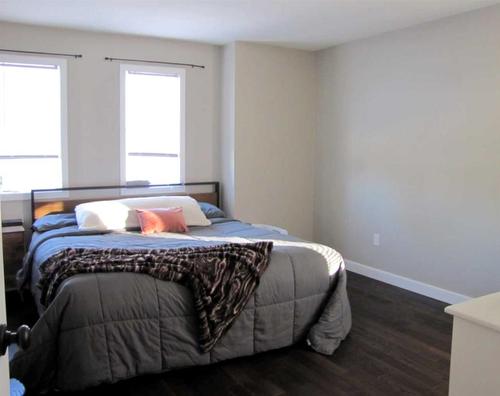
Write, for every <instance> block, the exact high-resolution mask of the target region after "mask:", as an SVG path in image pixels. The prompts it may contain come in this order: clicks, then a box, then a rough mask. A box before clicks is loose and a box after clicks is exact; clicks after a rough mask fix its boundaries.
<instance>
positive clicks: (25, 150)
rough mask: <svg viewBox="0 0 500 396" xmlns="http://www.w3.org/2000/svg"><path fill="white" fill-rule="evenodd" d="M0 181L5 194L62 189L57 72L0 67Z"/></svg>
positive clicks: (30, 66) (52, 67)
mask: <svg viewBox="0 0 500 396" xmlns="http://www.w3.org/2000/svg"><path fill="white" fill-rule="evenodd" d="M0 175H2V177H3V190H4V191H15V192H19V191H21V192H22V191H29V190H31V189H35V188H57V187H62V161H61V70H60V67H59V66H57V65H37V64H30V63H17V62H16V63H13V62H12V63H9V62H6V61H4V62H2V63H0Z"/></svg>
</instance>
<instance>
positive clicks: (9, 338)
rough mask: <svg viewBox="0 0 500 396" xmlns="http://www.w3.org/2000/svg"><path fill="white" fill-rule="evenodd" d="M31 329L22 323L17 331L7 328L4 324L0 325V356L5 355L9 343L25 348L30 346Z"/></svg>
mask: <svg viewBox="0 0 500 396" xmlns="http://www.w3.org/2000/svg"><path fill="white" fill-rule="evenodd" d="M30 341H31V329H30V328H29V327H28V326H26V325H22V326H19V327H18V328H17V331H9V330H7V326H6V325H0V356H2V355H5V352H6V351H7V347H8V346H9V345H11V344H17V346H19V348H21V349H26V348H28V347H29V346H30Z"/></svg>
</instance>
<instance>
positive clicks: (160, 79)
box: [125, 71, 181, 184]
mask: <svg viewBox="0 0 500 396" xmlns="http://www.w3.org/2000/svg"><path fill="white" fill-rule="evenodd" d="M180 99H181V78H180V76H178V75H173V74H156V73H146V72H145V73H141V72H132V71H127V72H126V73H125V150H126V166H125V169H126V175H125V176H126V181H137V180H141V181H149V182H150V183H152V184H162V183H178V182H179V181H180V138H181V136H180V131H181V101H180ZM130 154H132V155H130Z"/></svg>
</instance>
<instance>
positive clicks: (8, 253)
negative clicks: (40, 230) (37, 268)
mask: <svg viewBox="0 0 500 396" xmlns="http://www.w3.org/2000/svg"><path fill="white" fill-rule="evenodd" d="M2 239H3V265H4V274H5V291H11V290H16V289H17V285H16V273H17V271H19V270H20V269H21V266H22V263H23V257H24V254H25V252H26V249H25V242H24V226H23V222H22V221H21V220H5V221H2Z"/></svg>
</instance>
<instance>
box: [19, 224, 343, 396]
mask: <svg viewBox="0 0 500 396" xmlns="http://www.w3.org/2000/svg"><path fill="white" fill-rule="evenodd" d="M212 223H213V224H212V226H210V227H192V228H191V229H190V232H189V234H185V235H180V234H168V233H164V234H156V235H153V236H142V235H140V234H138V233H131V232H123V233H92V232H81V231H78V229H77V227H76V226H69V227H64V228H61V229H57V230H52V231H47V232H44V233H35V234H34V236H33V239H32V243H31V246H30V249H29V252H28V255H27V257H26V259H25V263H24V267H23V271H22V273H21V274H20V275H21V278H22V280H23V282H24V283H25V285H29V286H30V288H31V290H32V292H33V294H34V295H35V300H36V301H39V289H38V288H37V287H36V284H37V282H38V280H39V276H40V273H39V271H38V268H39V266H40V265H41V264H42V263H43V262H44V261H45V260H47V259H48V258H49V257H51V256H52V255H54V254H56V253H58V252H60V251H61V250H63V249H65V248H68V247H85V248H105V247H118V248H120V247H123V248H127V249H134V248H167V249H171V248H181V247H193V246H214V245H219V244H222V243H227V242H236V243H245V242H255V241H261V240H271V241H273V243H274V248H273V252H272V255H271V261H270V263H269V267H268V268H267V270H266V272H265V273H264V274H263V276H262V278H261V281H260V285H259V286H258V288H257V290H256V291H255V294H254V295H253V297H251V299H250V300H249V302H248V304H247V305H246V307H245V309H244V310H243V311H242V312H241V314H240V316H239V317H238V318H237V319H236V320H235V321H234V323H233V325H232V327H231V328H230V329H229V331H228V332H227V333H226V334H225V335H224V336H223V337H222V338H221V339H220V340H219V342H218V343H217V344H216V346H215V347H214V348H213V349H212V350H211V351H210V352H208V353H201V352H200V351H199V348H198V338H197V335H198V333H197V331H198V328H197V323H196V315H195V312H194V307H193V297H192V295H191V293H190V291H189V290H188V289H187V288H185V287H184V286H182V285H180V284H177V283H173V282H166V281H161V280H157V279H155V278H152V277H150V276H147V275H141V274H132V273H97V274H80V275H75V276H73V277H71V278H69V279H67V280H66V281H65V282H64V283H63V284H62V285H61V286H60V287H59V291H58V294H57V296H56V298H55V299H54V301H53V302H52V303H51V304H50V305H49V306H48V307H47V308H45V307H43V306H41V305H40V304H39V305H38V309H39V312H40V313H41V317H40V319H39V321H38V322H37V323H36V325H35V326H34V328H33V332H32V338H33V342H32V345H31V347H30V348H29V349H28V350H27V351H20V352H18V353H17V354H16V355H15V356H14V359H13V360H12V361H11V372H12V375H13V376H14V377H16V378H18V379H20V380H22V382H23V383H24V384H26V385H27V386H28V388H31V389H38V390H40V389H44V388H58V389H61V390H79V389H83V388H87V387H90V386H94V385H98V384H101V383H112V382H116V381H119V380H123V379H126V378H131V377H134V376H137V375H141V374H152V373H160V372H163V371H167V370H170V369H173V368H179V367H187V366H193V365H200V364H209V363H213V362H217V361H221V360H225V359H229V358H233V357H238V356H245V355H251V354H254V353H258V352H263V351H267V350H271V349H276V348H281V347H285V346H288V345H291V344H293V343H295V342H296V341H298V340H300V339H303V338H305V337H306V338H307V342H308V344H309V345H310V346H311V347H312V348H313V349H314V350H316V351H318V352H321V353H325V354H331V353H333V352H334V351H335V349H336V348H337V347H338V346H339V344H340V342H341V341H342V340H343V339H344V338H345V337H346V335H347V334H348V332H349V330H350V327H351V313H350V307H349V301H348V299H347V294H346V273H345V267H344V263H343V260H342V258H341V256H340V255H339V254H338V253H337V252H335V251H334V250H333V249H330V248H328V247H326V246H322V245H318V244H314V243H309V242H305V241H302V240H300V239H298V238H295V237H292V236H288V235H281V234H279V233H277V232H274V231H269V230H265V229H262V228H256V227H253V226H251V225H249V224H245V223H241V222H239V221H234V220H228V219H212Z"/></svg>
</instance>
